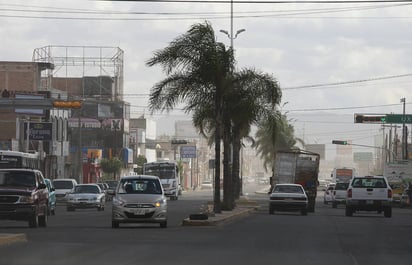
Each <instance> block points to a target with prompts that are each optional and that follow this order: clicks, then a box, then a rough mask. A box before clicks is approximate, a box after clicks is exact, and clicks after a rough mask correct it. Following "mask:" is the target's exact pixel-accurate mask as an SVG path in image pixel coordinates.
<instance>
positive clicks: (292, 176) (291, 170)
mask: <svg viewBox="0 0 412 265" xmlns="http://www.w3.org/2000/svg"><path fill="white" fill-rule="evenodd" d="M319 160H320V155H319V154H317V153H313V152H309V151H305V150H300V149H296V150H282V151H277V152H276V158H275V168H274V176H273V183H272V184H273V185H276V184H280V183H296V184H301V185H302V186H303V188H304V189H305V192H306V194H307V196H308V212H314V211H315V201H316V195H317V186H318V184H319V181H318V176H319Z"/></svg>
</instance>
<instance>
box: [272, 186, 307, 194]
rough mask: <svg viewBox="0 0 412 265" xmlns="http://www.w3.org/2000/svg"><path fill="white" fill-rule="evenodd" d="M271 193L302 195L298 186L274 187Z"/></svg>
mask: <svg viewBox="0 0 412 265" xmlns="http://www.w3.org/2000/svg"><path fill="white" fill-rule="evenodd" d="M273 192H275V193H276V192H277V193H303V190H302V188H301V187H299V186H283V185H282V186H276V187H275V189H274V190H273Z"/></svg>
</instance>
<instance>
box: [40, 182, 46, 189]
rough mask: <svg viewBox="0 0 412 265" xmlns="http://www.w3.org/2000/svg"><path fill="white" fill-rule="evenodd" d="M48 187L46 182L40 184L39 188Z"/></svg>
mask: <svg viewBox="0 0 412 265" xmlns="http://www.w3.org/2000/svg"><path fill="white" fill-rule="evenodd" d="M46 188H47V186H46V184H44V183H40V184H39V189H46Z"/></svg>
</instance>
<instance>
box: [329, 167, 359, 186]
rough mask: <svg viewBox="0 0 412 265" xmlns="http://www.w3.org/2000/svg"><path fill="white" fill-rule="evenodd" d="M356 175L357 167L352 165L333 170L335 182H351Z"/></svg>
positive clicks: (332, 176) (332, 175)
mask: <svg viewBox="0 0 412 265" xmlns="http://www.w3.org/2000/svg"><path fill="white" fill-rule="evenodd" d="M354 176H355V169H354V168H351V167H336V168H334V169H333V170H332V173H331V176H330V177H331V178H332V182H334V183H349V182H350V180H351V179H352V178H353V177H354Z"/></svg>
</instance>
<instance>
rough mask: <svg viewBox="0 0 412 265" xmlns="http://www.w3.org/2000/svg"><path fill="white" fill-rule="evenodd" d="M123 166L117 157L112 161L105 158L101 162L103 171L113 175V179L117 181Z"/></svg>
mask: <svg viewBox="0 0 412 265" xmlns="http://www.w3.org/2000/svg"><path fill="white" fill-rule="evenodd" d="M122 165H123V163H122V161H120V160H119V159H118V158H117V157H114V158H111V159H106V158H103V159H102V160H101V161H100V166H101V168H102V170H103V171H104V172H106V173H110V174H111V173H113V179H116V174H117V173H119V172H120V169H121V168H122Z"/></svg>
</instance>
